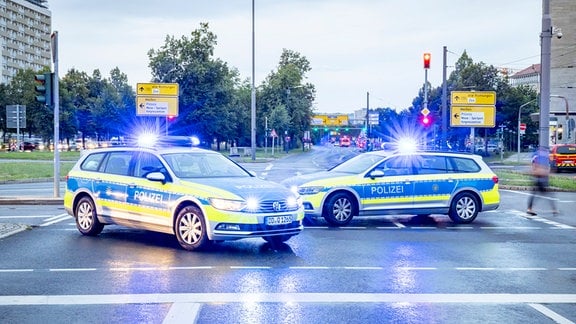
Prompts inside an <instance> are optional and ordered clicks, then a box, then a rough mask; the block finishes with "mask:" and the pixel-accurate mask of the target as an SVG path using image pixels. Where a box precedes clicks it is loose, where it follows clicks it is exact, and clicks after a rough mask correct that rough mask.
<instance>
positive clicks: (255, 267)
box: [0, 265, 576, 273]
mask: <svg viewBox="0 0 576 324" xmlns="http://www.w3.org/2000/svg"><path fill="white" fill-rule="evenodd" d="M218 268H226V269H230V270H269V269H285V268H283V267H279V268H275V267H270V266H258V265H256V266H227V267H220V266H198V267H134V268H48V269H28V268H25V269H0V273H17V272H43V271H49V272H76V271H77V272H82V271H110V272H131V271H182V270H188V271H194V270H213V269H218ZM288 269H291V270H386V269H388V268H384V267H380V266H335V267H330V266H291V267H288ZM395 269H399V270H417V271H419V270H438V271H452V270H456V271H576V267H561V268H544V267H533V268H520V267H518V268H515V267H503V268H497V267H447V268H438V267H395Z"/></svg>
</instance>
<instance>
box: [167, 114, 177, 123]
mask: <svg viewBox="0 0 576 324" xmlns="http://www.w3.org/2000/svg"><path fill="white" fill-rule="evenodd" d="M166 119H168V121H169V122H172V121H174V120H175V119H176V116H174V115H168V116H166Z"/></svg>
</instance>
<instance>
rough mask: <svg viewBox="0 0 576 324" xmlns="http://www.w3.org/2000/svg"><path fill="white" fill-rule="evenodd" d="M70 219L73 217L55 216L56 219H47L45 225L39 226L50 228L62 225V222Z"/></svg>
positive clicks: (66, 215)
mask: <svg viewBox="0 0 576 324" xmlns="http://www.w3.org/2000/svg"><path fill="white" fill-rule="evenodd" d="M70 217H71V216H70V215H68V214H61V215H57V216H54V217H51V218H49V219H47V220H46V221H45V222H44V223H42V224H40V225H39V226H40V227H44V226H50V225H53V224H56V223H60V222H62V221H65V220H70Z"/></svg>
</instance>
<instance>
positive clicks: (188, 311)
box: [162, 303, 202, 324]
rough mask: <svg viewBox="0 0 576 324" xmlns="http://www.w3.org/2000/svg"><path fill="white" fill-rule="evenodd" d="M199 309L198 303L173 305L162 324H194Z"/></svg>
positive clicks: (200, 305)
mask: <svg viewBox="0 0 576 324" xmlns="http://www.w3.org/2000/svg"><path fill="white" fill-rule="evenodd" d="M201 307H202V304H199V303H174V304H172V307H170V310H169V311H168V314H167V315H166V317H165V318H164V321H162V324H172V323H174V324H180V323H196V320H197V319H198V314H200V308H201Z"/></svg>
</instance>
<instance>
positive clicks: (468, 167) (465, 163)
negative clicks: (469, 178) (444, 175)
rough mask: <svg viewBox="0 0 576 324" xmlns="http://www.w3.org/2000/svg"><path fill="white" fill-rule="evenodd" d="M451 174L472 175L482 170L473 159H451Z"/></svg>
mask: <svg viewBox="0 0 576 324" xmlns="http://www.w3.org/2000/svg"><path fill="white" fill-rule="evenodd" d="M449 160H450V163H449V169H450V170H449V171H450V172H463V173H472V172H478V171H480V170H481V168H480V166H479V165H478V163H476V161H474V160H473V159H467V158H459V157H450V158H449Z"/></svg>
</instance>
